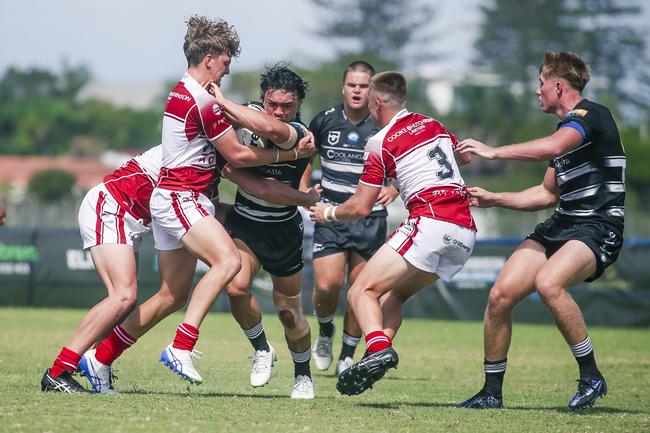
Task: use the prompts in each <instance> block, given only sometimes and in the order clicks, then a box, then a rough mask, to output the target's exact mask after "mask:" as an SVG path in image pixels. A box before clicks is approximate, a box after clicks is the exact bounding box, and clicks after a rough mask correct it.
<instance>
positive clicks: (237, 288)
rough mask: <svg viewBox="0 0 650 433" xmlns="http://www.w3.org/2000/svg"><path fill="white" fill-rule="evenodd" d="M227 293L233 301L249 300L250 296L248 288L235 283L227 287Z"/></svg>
mask: <svg viewBox="0 0 650 433" xmlns="http://www.w3.org/2000/svg"><path fill="white" fill-rule="evenodd" d="M226 293H228V297H229V298H230V299H231V300H237V299H241V298H248V297H249V296H250V293H249V291H248V288H247V287H243V286H242V285H241V284H237V283H235V282H231V283H230V284H228V287H226Z"/></svg>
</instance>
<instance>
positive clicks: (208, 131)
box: [199, 99, 232, 141]
mask: <svg viewBox="0 0 650 433" xmlns="http://www.w3.org/2000/svg"><path fill="white" fill-rule="evenodd" d="M199 112H200V115H201V123H202V124H203V130H204V131H205V135H206V136H207V137H208V140H210V141H213V140H216V139H218V138H219V137H221V136H222V135H223V134H224V133H226V132H227V131H228V130H229V129H230V128H232V126H231V125H230V122H229V121H228V119H226V117H225V115H224V112H223V110H222V109H221V106H220V105H219V103H218V102H217V100H216V99H211V100H208V101H206V102H205V103H204V104H203V105H202V106H201V108H200V111H199Z"/></svg>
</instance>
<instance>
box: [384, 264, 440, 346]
mask: <svg viewBox="0 0 650 433" xmlns="http://www.w3.org/2000/svg"><path fill="white" fill-rule="evenodd" d="M437 280H438V278H437V277H434V279H433V281H432V280H431V275H430V274H427V273H423V274H414V275H413V276H412V277H411V278H409V279H404V280H402V281H401V282H400V283H399V284H398V285H397V286H396V287H395V288H394V289H392V290H391V291H389V292H388V293H386V294H384V295H383V296H382V297H381V298H379V303H380V305H381V314H382V320H383V326H384V333H385V334H386V335H388V336H389V337H390V339H391V340H393V339H395V335H397V331H399V328H400V326H402V320H403V311H402V305H404V302H406V301H407V300H408V299H409V298H410V297H411V296H413V295H414V294H416V293H417V292H419V291H420V290H421V289H422V288H424V287H426V286H427V285H430V284H433V283H435V282H436V281H437Z"/></svg>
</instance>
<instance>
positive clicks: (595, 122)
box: [549, 99, 626, 229]
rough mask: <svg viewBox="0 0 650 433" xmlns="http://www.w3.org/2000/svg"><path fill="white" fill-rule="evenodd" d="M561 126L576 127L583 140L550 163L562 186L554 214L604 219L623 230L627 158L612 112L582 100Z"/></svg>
mask: <svg viewBox="0 0 650 433" xmlns="http://www.w3.org/2000/svg"><path fill="white" fill-rule="evenodd" d="M560 128H574V129H575V130H577V131H578V132H579V133H580V135H581V136H582V142H581V143H580V144H579V145H578V146H577V147H575V148H574V149H572V150H570V151H569V152H567V153H565V154H564V155H561V156H558V157H557V158H555V159H553V160H552V161H551V162H550V163H549V166H550V167H553V168H554V169H555V179H556V181H557V184H558V186H559V188H560V201H559V203H558V205H557V208H556V209H555V216H557V217H560V218H566V217H568V218H572V219H575V218H578V219H580V218H586V219H593V218H596V219H604V220H606V221H607V222H609V223H611V224H614V225H616V226H618V227H620V228H621V229H622V228H623V219H624V205H625V165H626V159H625V151H624V149H623V145H622V143H621V138H620V136H619V133H618V129H617V127H616V123H615V121H614V118H613V117H612V114H611V113H610V111H609V110H608V109H607V108H606V107H604V106H602V105H600V104H597V103H595V102H592V101H588V100H587V99H583V100H582V101H580V102H579V103H578V105H576V106H575V108H574V109H573V110H571V111H569V112H568V113H567V114H566V115H565V116H564V118H563V119H562V120H561V121H560V122H559V123H558V129H560Z"/></svg>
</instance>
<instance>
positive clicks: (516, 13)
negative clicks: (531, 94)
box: [474, 0, 573, 87]
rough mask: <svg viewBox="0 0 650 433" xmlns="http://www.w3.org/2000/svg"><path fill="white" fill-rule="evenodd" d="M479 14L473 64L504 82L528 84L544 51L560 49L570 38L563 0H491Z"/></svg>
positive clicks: (567, 16) (526, 85) (569, 17)
mask: <svg viewBox="0 0 650 433" xmlns="http://www.w3.org/2000/svg"><path fill="white" fill-rule="evenodd" d="M479 7H480V10H481V13H482V15H483V19H482V22H481V24H480V29H479V36H478V38H477V39H476V42H475V45H474V46H475V50H476V58H475V60H474V63H475V64H476V65H477V66H479V67H483V68H486V69H487V70H489V71H490V72H494V73H496V74H498V75H499V76H500V77H501V78H502V79H503V81H504V82H505V83H511V82H514V83H518V84H519V85H523V86H524V87H529V85H530V82H531V78H532V77H534V76H535V74H536V73H537V71H538V68H539V63H540V60H541V59H542V56H543V55H544V52H545V51H547V50H560V49H563V48H564V47H566V44H567V42H570V41H571V39H572V38H573V34H572V32H573V29H572V26H571V16H570V15H571V14H570V9H569V7H568V5H567V4H566V1H564V0H535V1H523V2H522V1H520V0H493V1H492V2H491V3H490V4H488V5H481V6H479Z"/></svg>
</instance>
